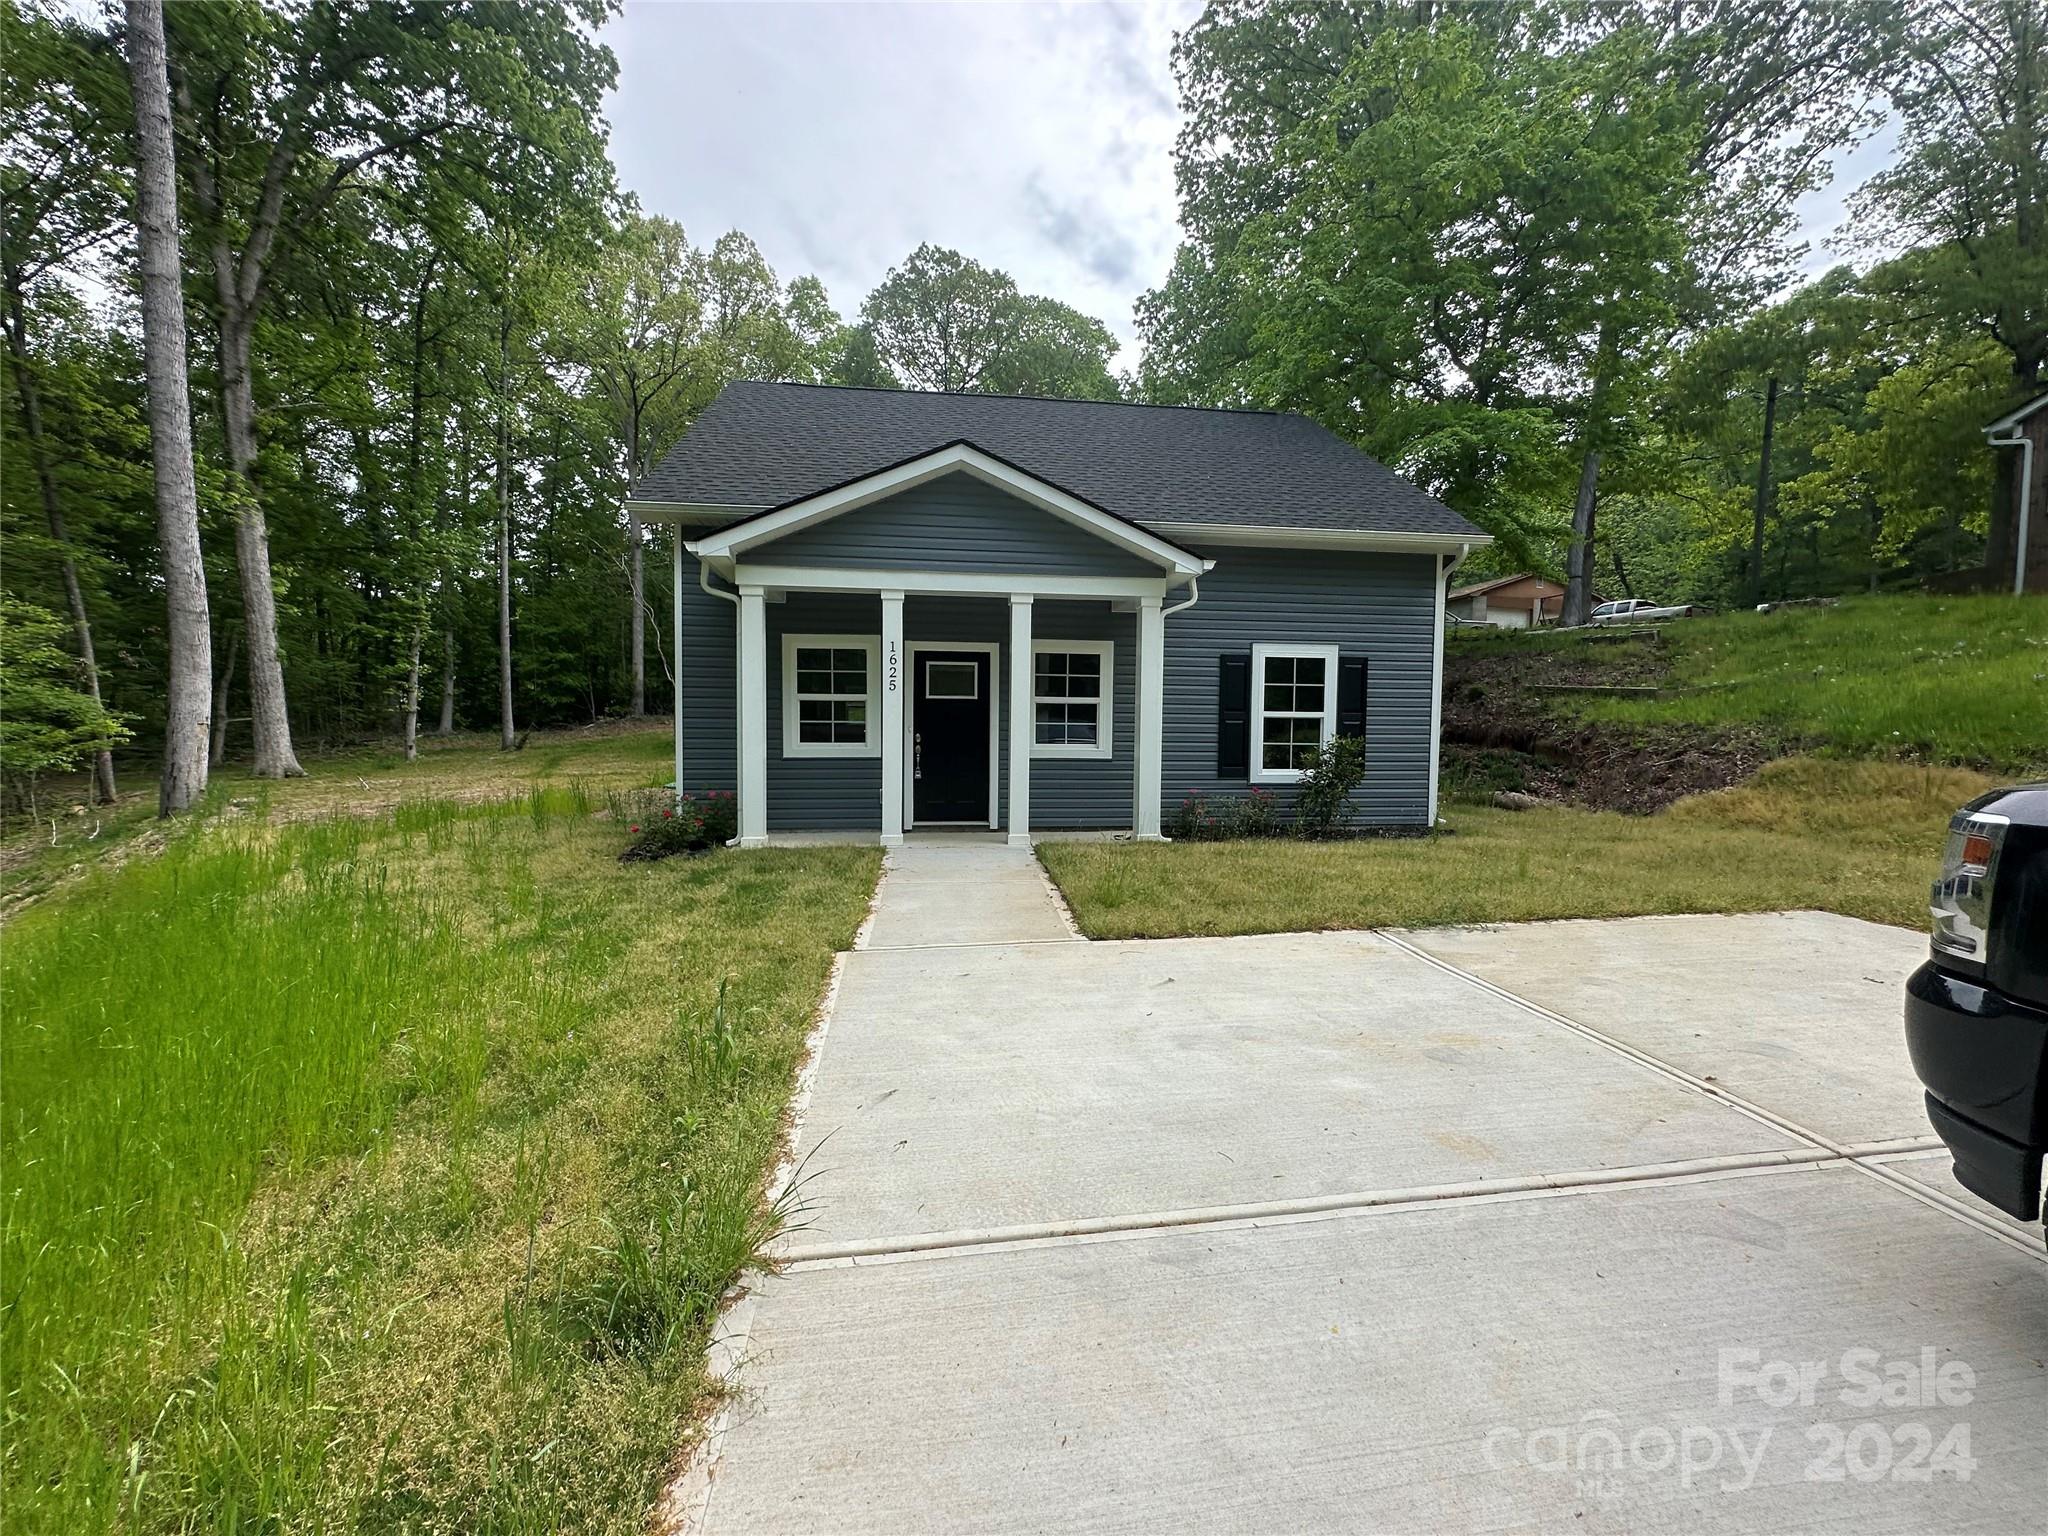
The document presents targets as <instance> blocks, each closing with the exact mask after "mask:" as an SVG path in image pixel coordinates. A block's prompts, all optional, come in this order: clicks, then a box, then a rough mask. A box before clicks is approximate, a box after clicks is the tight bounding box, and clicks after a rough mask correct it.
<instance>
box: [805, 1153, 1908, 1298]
mask: <svg viewBox="0 0 2048 1536" xmlns="http://www.w3.org/2000/svg"><path fill="white" fill-rule="evenodd" d="M1930 1142H1933V1143H1936V1146H1938V1139H1937V1138H1935V1137H1932V1136H1926V1137H1911V1136H1909V1137H1898V1138H1894V1139H1892V1140H1889V1141H1876V1142H1863V1143H1855V1144H1851V1145H1849V1146H1846V1147H1844V1148H1842V1149H1841V1150H1840V1151H1835V1150H1831V1149H1828V1148H1822V1147H1788V1148H1782V1149H1779V1150H1776V1151H1771V1152H1741V1153H1732V1154H1729V1155H1726V1156H1721V1157H1695V1158H1686V1159H1683V1160H1680V1161H1677V1162H1669V1163H1644V1164H1639V1165H1636V1166H1634V1167H1625V1168H1589V1169H1581V1170H1577V1171H1574V1172H1570V1173H1539V1174H1531V1175H1527V1176H1523V1177H1516V1178H1501V1179H1472V1180H1466V1181H1464V1182H1462V1183H1457V1184H1423V1185H1415V1186H1411V1187H1408V1188H1403V1189H1381V1190H1352V1191H1347V1192H1345V1193H1342V1194H1332V1195H1308V1196H1302V1197H1300V1198H1296V1199H1291V1200H1261V1201H1253V1202H1248V1203H1245V1204H1241V1205H1212V1206H1198V1207H1194V1208H1191V1209H1188V1210H1177V1211H1146V1212H1138V1213H1133V1214H1130V1215H1123V1216H1090V1217H1081V1218H1078V1219H1075V1220H1070V1221H1044V1222H1022V1223H1018V1224H1015V1225H1011V1226H1001V1227H967V1228H961V1229H959V1230H956V1231H951V1232H916V1233H908V1234H905V1235H903V1236H900V1237H877V1238H857V1239H853V1240H850V1241H846V1242H839V1243H813V1244H809V1245H806V1246H802V1247H792V1248H789V1249H786V1250H785V1251H783V1252H782V1253H779V1254H776V1255H774V1262H775V1266H776V1268H777V1270H778V1271H779V1272H781V1273H783V1274H790V1273H798V1272H801V1271H803V1270H805V1269H810V1268H818V1267H824V1266H836V1265H839V1264H842V1263H846V1262H850V1261H857V1260H862V1259H870V1260H871V1259H881V1258H913V1257H942V1256H944V1255H946V1254H949V1253H954V1252H957V1251H959V1250H961V1249H973V1250H974V1251H976V1252H977V1253H985V1252H990V1251H994V1250H999V1249H1007V1248H1043V1247H1047V1246H1052V1245H1055V1244H1059V1243H1063V1242H1068V1241H1074V1240H1079V1239H1085V1238H1092V1237H1102V1236H1109V1235H1124V1234H1128V1235H1143V1234H1146V1233H1151V1232H1173V1231H1185V1230H1188V1229H1191V1228H1202V1227H1223V1228H1242V1227H1251V1226H1257V1225H1260V1224H1261V1223H1270V1222H1272V1221H1273V1220H1275V1219H1279V1218H1295V1217H1310V1216H1357V1215H1367V1214H1370V1213H1372V1212H1376V1211H1392V1210H1400V1211H1413V1210H1419V1209H1429V1208H1444V1207H1453V1206H1459V1205H1470V1204H1479V1203H1486V1202H1491V1201H1495V1200H1499V1199H1501V1198H1503V1197H1508V1196H1515V1195H1530V1194H1548V1195H1562V1194H1596V1193H1601V1192H1605V1191H1609V1190H1613V1189H1617V1188H1626V1187H1629V1186H1632V1185H1640V1184H1672V1183H1684V1182H1691V1181H1695V1180H1698V1179H1700V1178H1703V1177H1709V1176H1713V1175H1718V1174H1735V1173H1768V1172H1778V1171H1782V1170H1790V1169H1800V1168H1814V1167H1841V1166H1846V1165H1847V1164H1849V1163H1851V1162H1853V1161H1855V1160H1856V1159H1858V1158H1863V1157H1879V1156H1893V1157H1896V1156H1899V1155H1901V1154H1909V1155H1910V1154H1914V1153H1926V1152H1930V1151H1933V1150H1935V1147H1930V1146H1929V1145H1928V1144H1929V1143H1930Z"/></svg>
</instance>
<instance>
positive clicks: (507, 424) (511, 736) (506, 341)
mask: <svg viewBox="0 0 2048 1536" xmlns="http://www.w3.org/2000/svg"><path fill="white" fill-rule="evenodd" d="M508 324H509V322H508V321H507V320H506V319H504V318H503V316H502V315H501V317H500V319H499V323H498V467H497V479H498V746H499V748H500V749H501V750H502V751H506V752H510V751H511V750H512V748H513V746H514V745H516V743H517V732H516V731H515V729H514V726H513V722H512V416H511V412H512V406H511V402H510V401H508V400H507V399H506V398H505V396H506V394H507V392H508V391H509V390H510V388H511V383H510V379H509V375H510V373H511V337H510V334H509V332H508V330H507V326H508Z"/></svg>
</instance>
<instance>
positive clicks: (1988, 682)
mask: <svg viewBox="0 0 2048 1536" xmlns="http://www.w3.org/2000/svg"><path fill="white" fill-rule="evenodd" d="M1662 632H1663V635H1664V644H1665V648H1666V650H1667V651H1668V654H1669V656H1670V659H1671V666H1672V678H1671V681H1672V682H1674V683H1677V684H1680V685H1687V686H1692V687H1696V688H1699V689H1700V690H1701V691H1698V692H1693V693H1683V694H1679V695H1676V696H1673V697H1669V698H1661V699H1648V700H1644V699H1590V700H1587V701H1586V702H1584V703H1583V704H1582V705H1580V706H1578V707H1579V708H1580V710H1581V712H1582V713H1584V714H1585V715H1586V716H1588V717H1589V718H1593V719H1605V720H1618V721H1641V722H1657V723H1662V722H1671V721H1686V722H1692V723H1695V724H1700V725H1707V726H1748V725H1762V726H1764V727H1766V728H1769V729H1774V730H1777V731H1780V732H1782V733H1784V734H1785V735H1786V736H1787V737H1788V738H1791V739H1794V740H1798V741H1802V742H1808V743H1822V744H1825V746H1826V749H1827V751H1828V752H1829V753H1830V754H1831V755H1834V754H1840V755H1846V756H1856V757H1908V756H1910V757H1915V758H1925V759H1930V760H1932V761H1936V762H1949V763H1961V764H1969V765H1972V766H1978V767H1984V768H1989V769H1993V770H2002V771H2006V772H2025V771H2027V770H2028V769H2030V768H2031V769H2036V770H2040V771H2048V598H2041V597H2011V596H2006V597H1927V596H1907V597H1861V598H1846V599H1844V600H1843V601H1842V602H1841V603H1839V604H1837V605H1835V606H1833V607H1828V608H1787V609H1781V610H1779V611H1778V612H1776V613H1769V614H1758V613H1751V612H1741V613H1728V614H1721V615H1717V616H1715V617H1713V618H1705V619H1685V620H1682V621H1680V622H1678V623H1675V624H1670V625H1666V626H1663V629H1662ZM1456 644H1457V645H1459V646H1506V647H1520V648H1536V649H1558V650H1567V651H1573V652H1575V653H1576V654H1580V655H1591V654H1593V653H1594V651H1595V649H1596V647H1597V646H1598V644H1599V642H1597V641H1591V642H1589V641H1588V640H1587V638H1586V637H1585V633H1584V632H1583V631H1580V632H1576V633H1575V632H1571V631H1551V632H1548V633H1543V634H1536V635H1522V634H1501V635H1497V636H1496V635H1477V636H1475V635H1471V634H1470V632H1469V631H1461V632H1460V633H1459V636H1458V639H1457V642H1456Z"/></svg>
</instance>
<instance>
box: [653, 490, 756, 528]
mask: <svg viewBox="0 0 2048 1536" xmlns="http://www.w3.org/2000/svg"><path fill="white" fill-rule="evenodd" d="M626 510H627V511H628V512H630V513H632V514H633V516H634V517H636V518H638V519H639V520H640V521H641V522H643V523H678V524H683V523H713V524H717V523H730V522H733V521H736V520H737V519H739V518H742V517H745V516H747V515H748V514H749V513H751V512H759V511H761V510H762V509H761V508H760V507H741V506H728V505H726V504H724V503H721V502H715V501H643V500H640V499H638V498H637V497H632V496H628V497H627V498H626Z"/></svg>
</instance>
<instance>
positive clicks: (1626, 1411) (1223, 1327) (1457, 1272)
mask: <svg viewBox="0 0 2048 1536" xmlns="http://www.w3.org/2000/svg"><path fill="white" fill-rule="evenodd" d="M1924 952H1925V942H1924V940H1923V939H1921V938H1920V937H1919V936H1918V935H1915V934H1910V933H1906V932H1904V931H1902V930H1897V929H1888V928H1882V927H1879V926H1877V925H1874V924H1868V923H1857V922H1854V921H1852V920H1849V919H1845V918H1836V917H1829V916H1825V915H1822V914H1814V913H1791V914H1776V915H1763V916H1758V917H1748V918H1659V919H1638V920H1628V921H1623V922H1613V923H1588V924H1540V925H1521V926H1516V927H1507V928H1494V929H1483V930H1479V929H1474V930H1441V931H1433V932H1417V933H1388V934H1376V933H1330V934H1275V935H1267V936H1262V937H1254V938H1241V939H1185V940H1168V941H1157V942H1135V943H1099V944H1097V943H1087V942H1082V941H1078V940H1076V939H1075V938H1073V936H1072V933H1071V930H1070V929H1069V927H1068V926H1067V924H1066V922H1065V921H1064V917H1063V913H1062V909H1061V907H1060V906H1059V904H1058V902H1057V900H1056V898H1055V897H1054V896H1053V895H1052V893H1051V892H1050V890H1049V888H1048V887H1047V886H1046V884H1045V882H1044V880H1043V877H1042V876H1041V875H1039V873H1038V871H1037V866H1036V864H1035V862H1034V861H1031V860H1028V859H1026V858H1024V857H1023V856H1022V855H1021V854H1019V853H1013V852H1012V851H1011V850H1009V849H1007V848H1004V847H1002V846H1000V845H997V844H977V843H971V842H966V841H948V842H945V843H936V844H931V845H918V846H912V847H908V848H905V849H903V850H901V851H899V852H896V853H892V855H891V857H890V860H889V864H888V868H887V874H886V876H885V879H884V882H883V885H882V887H881V895H880V901H879V911H878V913H877V916H876V918H875V920H874V922H873V924H872V925H871V929H870V931H869V933H868V935H867V938H866V943H865V946H864V947H863V948H862V949H860V950H858V951H856V952H855V953H852V954H850V955H848V956H846V957H845V958H844V962H843V966H842V972H841V976H840V981H839V987H838V991H837V995H836V1000H835V1004H834V1007H833V1010H832V1013H831V1017H830V1021H829V1036H828V1037H827V1039H826V1040H825V1043H824V1046H823V1050H822V1055H821V1058H820V1060H819V1062H818V1069H817V1072H816V1075H815V1078H814V1079H813V1080H812V1082H811V1085H810V1090H809V1096H808V1104H807V1108H806V1110H805V1113H804V1117H803V1121H802V1125H801V1128H800V1132H799V1137H798V1144H799V1145H798V1150H799V1152H800V1153H801V1154H802V1155H803V1156H804V1157H805V1158H806V1159H807V1162H806V1164H805V1167H806V1174H807V1181H806V1184H805V1186H804V1188H805V1194H806V1198H807V1200H808V1202H809V1205H810V1209H809V1211H808V1213H807V1216H806V1220H805V1223H804V1225H803V1228H802V1230H800V1231H796V1232H793V1233H791V1234H790V1235H789V1236H788V1237H787V1238H786V1239H785V1240H784V1242H783V1243H782V1244H781V1246H780V1248H779V1250H778V1257H779V1259H780V1261H781V1268H780V1273H778V1274H777V1275H775V1276H772V1277H763V1278H762V1279H760V1281H759V1283H758V1285H757V1286H756V1289H755V1291H754V1294H752V1295H751V1296H749V1297H748V1298H747V1299H746V1300H745V1301H743V1302H742V1303H741V1304H740V1305H739V1306H738V1307H737V1308H736V1309H735V1310H734V1312H733V1313H732V1314H731V1315H730V1316H729V1317H728V1319H727V1320H726V1328H725V1332H724V1333H723V1335H722V1337H721V1347H722V1349H723V1351H724V1355H725V1359H726V1360H727V1362H729V1363H730V1365H731V1366H732V1376H731V1379H732V1382H733V1386H734V1389H735V1391H734V1395H733V1397H732V1399H731V1401H730V1403H729V1405H728V1408H727V1410H726V1411H725V1412H724V1413H723V1414H722V1415H721V1417H720V1419H719V1421H718V1422H717V1423H716V1425H715V1426H714V1429H713V1432H712V1434H711V1436H710V1437H709V1439H708V1441H707V1444H706V1446H705V1447H704V1449H703V1451H702V1452H700V1455H699V1457H698V1459H697V1461H696V1462H695V1463H694V1464H693V1467H692V1470H691V1473H690V1475H689V1476H688V1477H687V1478H686V1479H685V1480H684V1481H683V1482H682V1483H681V1484H679V1485H678V1487H677V1488H676V1489H675V1490H673V1491H672V1497H671V1499H670V1500H669V1502H668V1504H667V1506H666V1513H667V1515H668V1517H669V1519H670V1520H671V1521H672V1522H674V1523H676V1524H680V1525H682V1526H684V1527H685V1528H698V1529H710V1530H712V1531H717V1532H727V1531H731V1532H782V1531H835V1532H836V1531H877V1532H884V1531H886V1532H911V1531H953V1530H962V1529H973V1530H1014V1531H1039V1530H1046V1529H1075V1530H1115V1531H1131V1530H1155V1529H1176V1530H1178V1529H1188V1528H1201V1529H1204V1530H1220V1531H1247V1532H1255V1531H1272V1530H1281V1529H1286V1530H1305V1531H1339V1530H1359V1529H1372V1530H1416V1531H1420V1530H1441V1529H1485V1530H1509V1529H1529V1528H1566V1529H1571V1530H1575V1531H1601V1532H1617V1533H1619V1532H1635V1531H1643V1530H1687V1531H1694V1530H1728V1531H1736V1530H1754V1529H1795V1528H1797V1529H1809V1528H1810V1529H1829V1530H1835V1529H1839V1530H1845V1531H1846V1530H1855V1531H1856V1532H1858V1533H1859V1536H1865V1533H1870V1532H1887V1531H1896V1532H1907V1531H1921V1530H1928V1529H1944V1530H1947V1529H1954V1530H1961V1529H1977V1530H1986V1531H2019V1530H2024V1529H2031V1528H2033V1527H2034V1526H2035V1525H2036V1524H2037V1522H2038V1518H2039V1510H2040V1507H2041V1503H2042V1500H2043V1498H2044V1496H2048V1468H2044V1466H2043V1464H2042V1462H2041V1459H2040V1455H2039V1449H2040V1434H2041V1430H2040V1426H2041V1425H2042V1424H2043V1423H2048V1267H2044V1265H2043V1263H2042V1258H2041V1253H2040V1246H2041V1244H2040V1234H2039V1230H2038V1228H2037V1229H2034V1230H2032V1231H2023V1230H2021V1229H2020V1228H2018V1227H2017V1226H2016V1225H2015V1224H2013V1223H2010V1222H2007V1221H2004V1220H2003V1219H2001V1218H1999V1217H1997V1216H1996V1215H1995V1214H1994V1213H1991V1212H1989V1211H1988V1209H1987V1208H1985V1207H1983V1206H1982V1205H1981V1204H1978V1203H1977V1202H1975V1201H1973V1200H1971V1199H1970V1198H1969V1197H1968V1196H1966V1195H1964V1194H1962V1193H1961V1192H1960V1191H1959V1189H1958V1188H1957V1186H1955V1184H1954V1183H1953V1180H1952V1179H1951V1178H1950V1177H1949V1176H1948V1174H1947V1172H1946V1168H1947V1162H1946V1158H1945V1157H1943V1156H1941V1155H1940V1154H1939V1153H1938V1152H1937V1151H1935V1150H1934V1142H1933V1138H1932V1136H1931V1134H1930V1133H1929V1131H1928V1128H1927V1126H1926V1123H1925V1121H1924V1119H1921V1118H1919V1117H1918V1114H1917V1109H1916V1105H1917V1093H1916V1090H1915V1089H1914V1088H1913V1086H1912V1074H1911V1068H1910V1066H1909V1065H1908V1064H1907V1062H1906V1060H1905V1053H1904V1049H1903V1044H1902V1041H1901V1039H1900V1034H1899V1022H1898V1006H1899V1005H1898V999H1899V987H1900V984H1901V983H1902V981H1903V978H1904V976H1905V974H1906V972H1907V971H1908V970H1910V969H1911V968H1912V966H1913V965H1915V964H1917V962H1918V960H1919V957H1920V956H1921V955H1922V954H1923V953H1924ZM1859 1351H1861V1352H1874V1353H1870V1354H1868V1356H1867V1358H1866V1356H1864V1355H1858V1354H1855V1353H1854V1352H1859ZM1851 1360H1863V1361H1864V1363H1865V1365H1866V1366H1874V1368H1875V1369H1876V1370H1877V1371H1879V1372H1881V1373H1882V1372H1886V1371H1892V1370H1894V1368H1896V1369H1895V1371H1894V1374H1896V1371H1908V1370H1910V1371H1914V1372H1918V1371H1921V1370H1923V1369H1924V1367H1925V1366H1926V1363H1927V1362H1929V1361H1930V1360H1931V1361H1932V1362H1933V1363H1934V1364H1935V1365H1936V1366H1944V1365H1949V1364H1950V1363H1952V1362H1959V1363H1960V1365H1961V1366H1963V1367H1967V1377H1968V1381H1969V1385H1968V1387H1967V1388H1966V1389H1961V1390H1960V1395H1958V1394H1957V1392H1953V1391H1952V1392H1950V1393H1949V1395H1948V1396H1947V1397H1946V1398H1944V1399H1940V1400H1937V1399H1935V1398H1932V1397H1929V1396H1927V1395H1926V1394H1925V1393H1916V1394H1914V1395H1913V1396H1912V1399H1911V1401H1907V1399H1906V1398H1905V1397H1903V1396H1900V1397H1896V1398H1888V1399H1885V1400H1883V1401H1872V1402H1865V1401H1863V1400H1862V1399H1861V1398H1859V1397H1854V1396H1850V1395H1845V1394H1847V1393H1848V1392H1849V1391H1850V1390H1851V1389H1852V1388H1853V1387H1854V1385H1855V1378H1852V1377H1851V1376H1850V1375H1849V1371H1850V1366H1849V1364H1848V1362H1849V1361H1851ZM1780 1362H1789V1363H1790V1368H1793V1369H1795V1370H1797V1371H1807V1372H1809V1373H1812V1372H1817V1373H1818V1374H1817V1375H1816V1376H1815V1377H1814V1381H1815V1388H1814V1391H1813V1393H1812V1395H1810V1396H1807V1397H1805V1398H1800V1397H1797V1396H1794V1397H1789V1398H1788V1397H1785V1396H1783V1394H1780V1393H1777V1392H1775V1391H1772V1392H1765V1391H1763V1390H1761V1389H1760V1387H1759V1385H1758V1381H1757V1378H1756V1376H1755V1375H1754V1373H1755V1372H1756V1371H1757V1370H1759V1369H1761V1368H1762V1367H1765V1366H1770V1365H1773V1364H1775V1363H1780ZM1745 1372H1747V1373H1749V1374H1745ZM1952 1385H1953V1382H1952ZM1929 1390H1930V1391H1931V1387H1930V1389H1929ZM1957 1436H1959V1437H1960V1439H1959V1440H1958V1438H1957ZM1603 1437H1604V1438H1603ZM1831 1437H1832V1438H1831ZM1923 1438H1925V1440H1926V1441H1927V1443H1928V1445H1929V1446H1941V1445H1947V1446H1949V1448H1950V1452H1951V1454H1949V1455H1948V1456H1946V1457H1936V1456H1934V1455H1933V1454H1932V1453H1931V1452H1930V1453H1927V1454H1923V1452H1925V1451H1926V1450H1927V1447H1926V1446H1923V1445H1922V1440H1923ZM1589 1444H1590V1445H1591V1447H1592V1451H1591V1453H1590V1456H1591V1459H1590V1460H1588V1459H1587V1458H1588V1454H1589V1453H1588V1451H1587V1447H1588V1445H1589ZM1610 1444H1611V1445H1612V1446H1613V1449H1612V1450H1611V1451H1609V1450H1607V1449H1605V1447H1607V1446H1609V1445H1610ZM1845 1447H1846V1448H1847V1449H1844V1448H1845ZM1958 1447H1960V1448H1961V1449H1962V1451H1963V1452H1964V1454H1963V1455H1962V1456H1961V1457H1958V1456H1957V1455H1955V1454H1954V1452H1955V1451H1956V1450H1957V1449H1958ZM1916 1448H1918V1449H1916Z"/></svg>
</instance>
